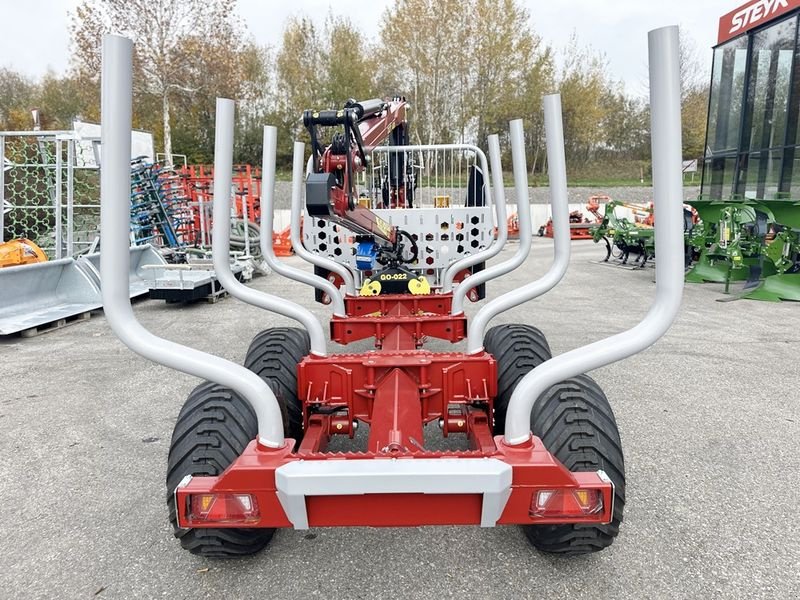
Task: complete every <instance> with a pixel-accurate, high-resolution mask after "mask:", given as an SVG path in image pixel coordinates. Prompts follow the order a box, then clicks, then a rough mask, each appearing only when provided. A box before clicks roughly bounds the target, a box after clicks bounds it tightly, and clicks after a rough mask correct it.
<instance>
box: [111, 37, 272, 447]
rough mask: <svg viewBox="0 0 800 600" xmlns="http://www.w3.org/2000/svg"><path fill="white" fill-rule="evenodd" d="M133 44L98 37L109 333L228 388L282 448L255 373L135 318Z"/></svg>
mask: <svg viewBox="0 0 800 600" xmlns="http://www.w3.org/2000/svg"><path fill="white" fill-rule="evenodd" d="M132 64H133V44H132V42H131V41H130V40H129V39H127V38H124V37H121V36H117V35H106V36H105V37H104V38H103V66H102V97H101V98H102V100H101V105H102V106H101V127H102V130H101V131H102V132H101V140H102V141H101V143H102V148H103V164H102V169H101V170H100V196H101V202H100V226H101V229H102V231H103V249H102V252H101V254H100V276H101V278H102V281H103V286H102V288H103V289H102V293H103V309H104V310H105V315H106V319H107V321H108V324H109V326H110V327H111V330H112V331H113V332H114V334H115V335H116V336H117V337H118V338H119V339H120V340H121V341H122V343H124V344H125V345H126V346H128V347H129V348H130V349H131V350H133V351H134V352H136V353H137V354H140V355H141V356H143V357H145V358H147V359H149V360H152V361H153V362H156V363H159V364H162V365H164V366H167V367H170V368H172V369H177V370H178V371H183V372H184V373H188V374H189V375H194V376H195V377H200V378H202V379H208V380H209V381H213V382H215V383H218V384H219V385H222V386H225V387H228V388H231V389H232V390H234V391H235V392H237V393H238V394H240V395H241V396H242V397H243V398H244V399H245V400H247V401H248V402H249V403H250V405H251V406H252V407H253V410H254V411H255V413H256V416H257V417H258V441H259V443H260V444H262V445H264V446H267V447H272V448H281V447H283V446H284V438H283V418H282V415H281V410H280V407H279V406H278V402H277V400H276V399H275V395H274V394H273V393H272V390H271V389H270V388H269V386H268V385H267V384H266V382H264V380H262V379H261V378H260V377H259V376H258V375H256V374H255V373H253V372H252V371H250V370H248V369H245V368H244V367H242V366H240V365H237V364H236V363H233V362H231V361H228V360H224V359H222V358H219V357H216V356H212V355H210V354H206V353H205V352H200V351H199V350H195V349H194V348H188V347H186V346H182V345H180V344H176V343H175V342H171V341H169V340H165V339H163V338H160V337H158V336H155V335H153V334H152V333H150V332H149V331H147V330H146V329H145V328H144V327H142V325H141V324H140V323H139V322H138V321H137V320H136V317H135V316H134V314H133V309H132V308H131V302H130V298H129V295H128V294H129V289H128V286H129V281H128V273H129V264H130V251H129V249H128V246H129V244H128V240H129V236H130V210H129V206H130V198H129V194H128V193H129V191H130V187H131V165H130V160H131V104H132V102H131V94H132V86H133V75H132V73H133V68H132Z"/></svg>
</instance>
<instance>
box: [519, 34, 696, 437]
mask: <svg viewBox="0 0 800 600" xmlns="http://www.w3.org/2000/svg"><path fill="white" fill-rule="evenodd" d="M648 38H649V39H648V41H649V44H648V46H649V48H648V49H649V59H650V129H651V147H652V154H653V204H654V210H655V236H656V237H655V239H656V254H657V256H658V263H657V266H656V295H655V300H654V302H653V304H652V306H651V308H650V311H649V312H648V313H647V315H646V316H645V317H644V319H643V320H642V321H641V322H640V323H639V324H638V325H636V326H635V327H633V328H632V329H629V330H628V331H625V332H623V333H619V334H617V335H615V336H612V337H610V338H607V339H605V340H601V341H598V342H594V343H593V344H589V345H588V346H583V347H581V348H577V349H575V350H571V351H570V352H567V353H566V354H561V355H559V356H556V357H555V358H552V359H550V360H548V361H546V362H544V363H543V364H541V365H539V366H538V367H536V368H535V369H534V370H533V371H531V372H530V373H528V374H527V375H525V377H523V378H522V380H521V381H520V382H519V383H518V384H517V387H516V389H515V390H514V393H513V394H512V396H511V399H510V401H509V404H508V413H507V414H506V430H505V442H506V443H507V444H510V445H518V444H521V443H524V442H526V441H527V440H528V439H529V438H530V435H531V433H530V416H531V409H532V408H533V404H534V402H536V400H537V398H539V396H541V395H542V394H543V393H544V392H545V391H546V390H547V389H548V388H549V387H550V386H552V385H554V384H556V383H558V382H560V381H564V380H565V379H568V378H570V377H574V376H576V375H579V374H581V373H585V372H586V371H591V370H592V369H597V368H598V367H602V366H604V365H608V364H610V363H613V362H616V361H618V360H621V359H623V358H627V357H628V356H631V355H633V354H636V353H637V352H641V351H642V350H644V349H645V348H647V347H649V346H651V345H652V344H653V343H655V342H656V341H657V340H658V339H659V338H660V337H661V336H662V335H664V333H666V331H667V330H668V329H669V327H670V325H671V324H672V321H673V320H674V319H675V316H676V315H677V314H678V310H679V308H680V305H681V296H682V294H683V181H682V173H681V159H682V155H681V105H680V67H679V61H678V28H677V27H676V26H672V27H663V28H661V29H656V30H653V31H651V32H650V33H649V36H648Z"/></svg>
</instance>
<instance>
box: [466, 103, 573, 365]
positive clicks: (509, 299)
mask: <svg viewBox="0 0 800 600" xmlns="http://www.w3.org/2000/svg"><path fill="white" fill-rule="evenodd" d="M544 125H545V131H546V138H547V139H546V141H547V165H548V173H549V178H550V207H551V210H552V213H553V238H554V240H553V241H554V246H555V247H554V254H553V264H552V265H550V269H548V271H547V273H545V274H544V275H543V276H542V277H540V278H539V279H537V280H536V281H532V282H530V283H529V284H527V285H525V286H523V287H521V288H519V289H516V290H512V291H510V292H507V293H505V294H503V295H502V296H498V297H497V298H495V299H494V300H492V301H491V302H488V303H487V304H486V305H485V306H483V307H482V308H481V309H480V310H479V311H478V314H476V315H475V317H474V318H473V319H472V321H470V323H469V326H468V328H467V352H468V353H469V354H475V353H477V352H481V351H482V350H483V336H484V334H485V333H486V327H487V326H488V325H489V321H491V320H492V319H493V318H495V317H496V316H497V315H499V314H500V313H501V312H504V311H507V310H509V309H511V308H514V307H515V306H519V305H520V304H522V303H524V302H528V301H529V300H533V299H534V298H538V297H539V296H541V295H542V294H544V293H546V292H548V291H550V290H551V289H553V288H554V287H555V286H556V285H557V284H558V282H559V281H561V279H562V278H563V277H564V273H566V272H567V266H568V265H569V255H570V233H569V198H568V197H567V169H566V161H565V158H564V128H563V125H562V121H561V96H560V95H559V94H551V95H548V96H545V97H544ZM511 156H512V160H513V163H514V185H515V187H516V190H517V197H518V198H519V202H518V203H517V214H518V215H519V216H520V222H519V227H520V237H522V235H523V232H525V236H526V237H527V239H528V247H530V238H531V237H532V235H533V233H532V231H531V229H532V228H531V220H530V200H529V197H528V169H527V165H526V164H525V134H524V132H523V130H522V121H521V120H519V119H517V120H515V121H511ZM523 214H524V215H526V217H527V218H526V219H525V220H526V222H525V223H524V224H523V219H522V215H523ZM519 254H520V253H518V255H519ZM526 254H527V252H526ZM523 260H524V257H523ZM516 261H517V256H515V257H514V258H512V259H511V261H509V262H512V263H516ZM502 266H503V265H502V263H501V264H500V265H497V267H502ZM512 268H513V267H512ZM509 270H510V269H509Z"/></svg>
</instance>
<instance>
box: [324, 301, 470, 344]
mask: <svg viewBox="0 0 800 600" xmlns="http://www.w3.org/2000/svg"><path fill="white" fill-rule="evenodd" d="M383 297H384V298H387V296H383ZM417 297H418V296H409V295H402V294H400V295H392V296H391V298H392V299H391V300H390V301H387V302H384V303H383V304H381V305H380V313H372V314H369V315H364V316H347V317H337V316H335V315H334V317H333V318H332V319H331V339H332V340H333V341H335V342H338V343H340V344H349V343H351V342H355V341H358V340H363V339H367V338H371V337H373V338H375V346H376V347H377V348H383V347H387V348H393V349H400V350H402V349H411V348H420V347H422V344H423V343H424V342H425V338H426V337H432V338H437V339H441V340H448V341H450V342H458V341H461V340H463V339H464V337H465V336H466V331H467V320H466V318H465V317H464V316H463V315H460V316H455V317H454V316H451V315H449V314H444V315H442V314H436V313H429V314H426V313H424V312H420V311H421V308H423V307H424V305H421V304H420V303H418V302H417V303H415V302H413V300H412V301H409V300H410V299H413V298H417ZM424 298H429V297H424ZM434 298H435V296H434ZM449 298H450V297H448V301H449ZM350 304H351V305H353V304H354V303H352V302H351V303H350ZM443 306H445V303H443V302H442V303H439V304H438V305H437V306H436V307H435V308H437V309H438V308H440V307H443ZM353 308H354V309H355V310H359V307H355V306H353Z"/></svg>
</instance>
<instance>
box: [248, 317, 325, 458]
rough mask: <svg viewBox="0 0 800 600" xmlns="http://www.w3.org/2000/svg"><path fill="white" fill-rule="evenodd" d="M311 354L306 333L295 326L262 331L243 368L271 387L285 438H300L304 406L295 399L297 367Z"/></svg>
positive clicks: (257, 336)
mask: <svg viewBox="0 0 800 600" xmlns="http://www.w3.org/2000/svg"><path fill="white" fill-rule="evenodd" d="M310 351H311V340H310V338H309V337H308V332H306V331H305V330H304V329H298V328H297V327H273V328H271V329H265V330H264V331H262V332H261V333H259V334H258V335H256V337H255V338H253V341H252V343H251V344H250V348H248V349H247V355H246V356H245V359H244V366H245V367H247V368H248V369H250V370H251V371H253V372H254V373H256V374H257V375H258V376H259V377H261V378H262V379H263V380H264V381H266V382H267V383H269V384H270V386H271V387H272V390H273V391H274V392H275V396H276V397H277V398H278V402H279V403H280V404H281V410H283V411H284V417H283V430H284V432H285V435H286V437H290V438H292V439H294V440H295V441H297V442H299V441H300V440H301V439H302V438H303V403H302V402H301V401H300V399H298V397H297V364H298V363H299V362H300V361H301V360H303V358H305V357H306V356H307V355H308V353H309V352H310Z"/></svg>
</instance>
